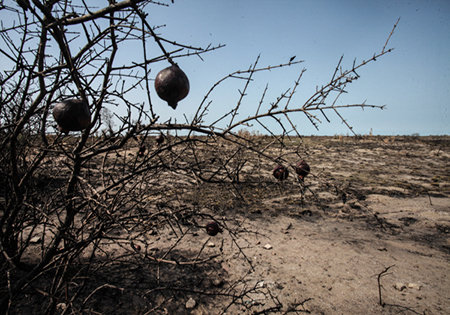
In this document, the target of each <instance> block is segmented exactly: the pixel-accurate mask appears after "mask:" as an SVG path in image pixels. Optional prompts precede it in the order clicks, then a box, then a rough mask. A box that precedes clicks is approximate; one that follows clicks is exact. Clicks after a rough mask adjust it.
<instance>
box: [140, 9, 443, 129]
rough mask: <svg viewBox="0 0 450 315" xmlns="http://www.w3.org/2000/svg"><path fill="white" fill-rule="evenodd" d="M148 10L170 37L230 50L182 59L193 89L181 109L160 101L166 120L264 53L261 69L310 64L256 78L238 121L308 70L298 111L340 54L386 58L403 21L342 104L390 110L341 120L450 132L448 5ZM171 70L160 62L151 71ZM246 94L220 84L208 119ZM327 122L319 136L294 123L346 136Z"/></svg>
mask: <svg viewBox="0 0 450 315" xmlns="http://www.w3.org/2000/svg"><path fill="white" fill-rule="evenodd" d="M147 12H148V13H149V17H148V18H149V21H150V23H151V24H152V25H155V26H156V25H162V24H165V25H166V26H165V27H163V28H159V29H158V31H159V33H160V34H161V35H162V36H164V37H166V38H169V39H171V40H174V41H177V42H180V43H186V44H191V45H197V46H202V47H205V46H207V45H208V44H209V43H212V44H213V45H217V44H219V43H220V44H225V45H226V47H224V48H222V49H219V50H217V51H214V52H210V53H208V54H205V55H202V58H203V61H202V60H200V59H199V58H197V57H191V58H186V59H177V60H176V61H177V62H178V63H179V65H180V66H181V68H182V69H183V70H184V71H185V72H186V74H187V75H188V77H189V79H190V83H191V92H190V94H189V96H188V97H187V98H186V99H185V100H183V101H181V102H180V104H179V107H178V108H177V110H176V111H173V110H172V109H171V108H169V107H167V105H165V104H164V102H163V101H161V100H159V99H155V98H154V103H155V108H156V109H157V112H158V114H160V115H161V120H162V121H163V120H165V119H168V118H169V117H172V118H177V119H178V120H179V121H183V120H184V118H183V115H186V117H188V118H190V117H192V115H193V114H194V113H195V109H196V108H197V105H198V104H199V103H200V102H201V100H202V98H203V96H204V95H205V93H206V92H207V91H208V90H209V88H210V87H211V86H212V84H214V83H215V82H216V81H217V80H219V79H221V78H222V77H224V76H226V75H227V74H229V73H231V72H233V71H235V70H245V69H248V68H249V66H250V65H251V64H252V63H254V61H255V60H256V58H257V56H258V55H261V57H260V61H259V65H260V66H268V65H277V64H280V63H285V62H288V61H289V59H290V57H292V56H294V55H295V56H297V57H296V59H295V60H305V62H304V63H301V64H298V65H296V66H291V67H289V68H283V69H278V70H272V71H270V72H267V73H261V74H258V75H256V76H255V77H254V79H255V81H254V82H252V84H251V88H250V90H249V92H248V95H247V96H246V97H245V98H244V103H243V107H242V108H243V109H242V111H241V114H240V116H239V118H245V117H247V116H248V115H252V114H253V113H254V112H255V110H256V106H257V105H258V103H259V100H260V98H261V95H262V92H263V90H264V88H265V86H266V84H268V86H269V92H268V93H267V94H266V99H265V100H266V102H265V104H266V106H267V108H268V106H269V103H270V102H272V101H274V100H275V99H276V97H277V96H278V95H280V93H282V92H284V91H285V90H286V89H287V88H289V87H292V86H293V83H294V81H295V80H296V79H297V77H298V75H299V73H300V72H301V70H302V69H303V68H306V69H307V71H306V72H305V74H304V75H303V77H302V80H301V81H300V86H299V88H298V93H297V94H296V95H295V96H294V99H293V102H294V103H293V104H298V105H299V106H301V105H302V104H303V102H304V101H305V100H306V99H307V98H308V96H310V95H311V94H312V92H314V90H315V87H316V86H321V85H323V84H326V83H327V82H328V81H329V80H330V78H331V76H332V74H333V71H334V68H335V67H336V65H337V62H338V60H339V58H340V57H341V55H344V62H343V66H344V67H351V65H352V63H353V60H354V59H355V58H356V60H357V61H361V60H364V59H369V58H370V57H371V56H373V54H374V53H378V52H380V51H381V49H382V48H383V45H384V43H385V41H386V39H387V37H388V35H389V33H390V31H391V29H392V27H393V26H394V24H395V22H396V21H397V19H398V18H399V17H400V18H401V19H400V22H399V24H398V27H397V29H396V31H395V33H394V35H393V36H392V38H391V40H390V43H389V45H388V47H391V48H395V49H394V50H393V52H391V53H389V54H387V55H385V56H383V57H382V58H380V59H378V60H377V61H376V62H374V63H371V64H369V65H367V66H365V67H363V68H362V69H361V70H360V71H359V74H360V75H361V78H360V79H359V80H357V81H355V82H354V83H352V84H351V85H349V86H348V88H347V90H348V92H349V93H348V94H346V95H344V96H343V97H341V98H340V101H338V103H339V104H354V103H362V102H364V101H366V102H367V103H368V104H376V105H384V104H386V109H385V110H379V109H365V110H364V111H363V110H361V109H345V110H342V111H341V114H342V115H343V116H344V117H345V118H346V119H348V122H349V123H350V125H351V126H353V127H354V131H355V132H356V133H357V134H369V132H370V131H371V130H372V132H373V134H375V135H377V134H382V135H397V134H399V135H408V134H413V133H419V134H420V135H430V134H432V135H442V134H449V132H450V124H449V122H448V121H449V116H450V92H449V91H450V1H447V0H444V1H391V0H389V1H357V0H355V1H351V0H347V1H293V0H291V1H287V0H285V1H281V0H279V1H274V0H259V1H256V0H247V1H211V0H208V1H206V0H190V1H185V0H175V1H174V4H170V7H168V8H167V7H159V6H149V7H147ZM168 48H169V47H168ZM167 65H168V64H167ZM167 65H166V64H164V63H159V64H156V65H155V66H154V69H155V71H154V75H155V76H156V73H157V72H158V71H159V70H161V69H162V68H164V67H166V66H167ZM152 72H153V70H152ZM242 88H243V81H239V80H235V81H232V82H228V83H226V84H224V85H223V86H221V87H220V88H218V89H217V90H216V91H215V92H214V93H213V94H212V96H211V99H212V100H213V106H212V109H211V112H210V117H211V119H212V117H215V115H219V113H221V111H222V112H223V111H224V110H225V109H226V110H230V109H231V108H232V107H233V106H234V105H235V104H236V101H237V99H238V97H239V94H238V89H242ZM327 116H328V117H329V118H330V120H331V123H327V122H326V121H325V122H323V123H322V124H320V125H319V131H317V130H316V129H315V128H314V127H313V126H312V125H311V124H310V123H309V122H308V120H306V118H305V117H304V115H298V116H294V120H295V124H296V125H297V126H298V129H299V131H300V132H301V133H302V134H303V135H310V134H315V135H319V134H320V135H335V134H344V135H345V134H347V133H349V130H348V129H347V128H346V127H345V125H343V124H342V123H341V121H340V119H339V118H338V117H337V116H336V115H335V114H333V113H331V112H329V113H328V115H327ZM273 128H274V129H275V131H277V129H276V126H275V125H273Z"/></svg>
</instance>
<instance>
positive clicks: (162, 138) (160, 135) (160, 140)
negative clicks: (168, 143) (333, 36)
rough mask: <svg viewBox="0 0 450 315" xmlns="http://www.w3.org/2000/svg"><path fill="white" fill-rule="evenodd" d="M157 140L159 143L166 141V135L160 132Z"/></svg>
mask: <svg viewBox="0 0 450 315" xmlns="http://www.w3.org/2000/svg"><path fill="white" fill-rule="evenodd" d="M155 140H156V143H157V144H162V143H163V142H164V135H163V134H162V133H160V134H159V135H157V136H156V138H155Z"/></svg>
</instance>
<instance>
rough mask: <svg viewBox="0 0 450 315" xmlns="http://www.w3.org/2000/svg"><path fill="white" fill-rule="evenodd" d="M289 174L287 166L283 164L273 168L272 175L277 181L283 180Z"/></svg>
mask: <svg viewBox="0 0 450 315" xmlns="http://www.w3.org/2000/svg"><path fill="white" fill-rule="evenodd" d="M288 176H289V171H288V169H287V168H285V167H284V166H283V165H278V166H277V167H275V169H274V170H273V177H275V178H276V179H278V181H282V180H285V179H286V178H288Z"/></svg>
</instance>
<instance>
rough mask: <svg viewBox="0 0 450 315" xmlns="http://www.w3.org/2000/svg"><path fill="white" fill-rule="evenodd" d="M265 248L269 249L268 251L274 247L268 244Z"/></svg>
mask: <svg viewBox="0 0 450 315" xmlns="http://www.w3.org/2000/svg"><path fill="white" fill-rule="evenodd" d="M264 248H265V249H267V250H269V249H272V245H270V244H266V245H264Z"/></svg>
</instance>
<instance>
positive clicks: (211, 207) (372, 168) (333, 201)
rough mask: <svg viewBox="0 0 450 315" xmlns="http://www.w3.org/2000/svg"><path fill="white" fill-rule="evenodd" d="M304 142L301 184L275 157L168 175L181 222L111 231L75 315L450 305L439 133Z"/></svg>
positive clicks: (447, 176)
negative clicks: (204, 173) (233, 172)
mask: <svg viewBox="0 0 450 315" xmlns="http://www.w3.org/2000/svg"><path fill="white" fill-rule="evenodd" d="M296 141H299V140H296ZM303 141H304V143H305V144H306V149H305V151H304V154H303V157H304V158H305V159H306V160H307V162H308V163H309V164H310V166H311V175H310V176H307V177H306V179H305V182H304V184H303V186H302V185H301V184H300V183H299V182H298V181H297V180H296V179H295V177H294V176H293V175H292V172H291V175H290V176H289V178H288V179H287V180H286V181H283V182H277V181H276V180H275V179H273V178H272V176H271V170H272V169H273V167H274V166H275V165H272V164H263V165H258V166H257V167H255V165H254V164H250V165H247V164H246V165H245V166H244V167H243V168H242V172H241V176H240V183H225V184H224V183H204V182H201V181H189V180H186V181H183V177H182V176H180V177H175V176H174V178H171V179H170V181H173V182H174V186H173V191H162V192H160V194H167V195H169V194H174V195H176V198H175V199H176V202H174V201H173V202H172V203H171V208H170V211H171V213H172V214H174V215H179V217H177V220H178V222H179V224H178V223H177V225H176V226H173V225H171V224H165V225H161V224H159V225H156V224H155V226H154V228H142V225H141V227H140V228H136V229H134V230H133V229H132V230H127V231H126V236H123V235H124V233H125V231H124V229H121V228H120V227H118V228H117V229H115V230H113V231H111V232H110V234H109V238H107V239H105V240H104V241H103V242H102V243H101V244H100V245H99V246H101V252H100V254H98V255H97V257H96V259H97V262H96V263H97V264H98V266H101V267H97V268H98V272H97V273H95V274H94V275H92V276H91V277H90V278H89V279H87V280H86V279H84V280H86V281H87V282H86V283H87V284H84V285H85V286H86V290H85V292H88V293H89V292H90V294H89V295H87V293H86V296H84V297H83V301H84V304H83V305H82V306H83V307H82V309H84V310H85V311H84V312H83V313H86V314H87V313H90V314H98V313H102V314H144V313H147V314H296V313H303V312H307V313H311V314H450V279H449V271H450V138H449V137H362V138H354V137H322V138H319V137H307V138H305V139H303ZM287 145H288V148H289V146H292V148H293V150H294V149H295V148H296V146H295V143H288V144H287ZM288 150H289V149H288ZM205 154H206V153H205ZM292 156H293V158H297V156H295V155H292ZM285 158H286V159H289V154H286V155H285ZM295 162H297V161H292V163H295ZM178 175H179V174H178ZM177 178H178V179H177ZM178 184H179V185H178ZM342 191H344V192H346V199H345V200H344V199H343V197H342V193H341V192H342ZM147 200H148V206H149V207H150V205H152V204H154V203H156V202H160V201H161V200H162V199H161V196H159V195H152V196H149V197H148V198H147ZM344 201H345V203H344ZM161 207H162V208H161V209H163V208H164V206H161ZM211 219H215V220H217V221H218V222H219V224H220V225H221V226H222V228H223V230H224V231H223V233H221V234H218V235H217V236H209V235H207V234H206V233H205V231H204V229H203V226H204V225H205V224H206V223H207V222H208V221H210V220H211ZM141 223H142V222H141ZM146 224H147V225H148V226H151V224H152V223H151V222H147V223H146ZM36 246H39V245H38V244H37V245H36ZM30 259H32V257H30ZM74 272H75V271H74ZM74 279H75V278H74ZM378 280H379V281H380V286H379V285H378ZM80 281H81V280H80ZM72 285H73V286H76V285H79V284H78V283H77V282H76V281H74V283H72ZM380 293H381V295H380ZM29 294H31V295H32V294H33V291H30V293H29ZM34 294H36V292H34ZM380 299H381V300H380ZM33 305H34V307H35V309H36V308H38V307H39V302H38V301H36V300H34V299H32V298H31V299H30V300H29V301H26V300H24V301H23V308H22V310H23V309H26V307H33ZM59 306H60V307H61V312H62V309H63V308H64V303H61V304H60V305H59Z"/></svg>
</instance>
